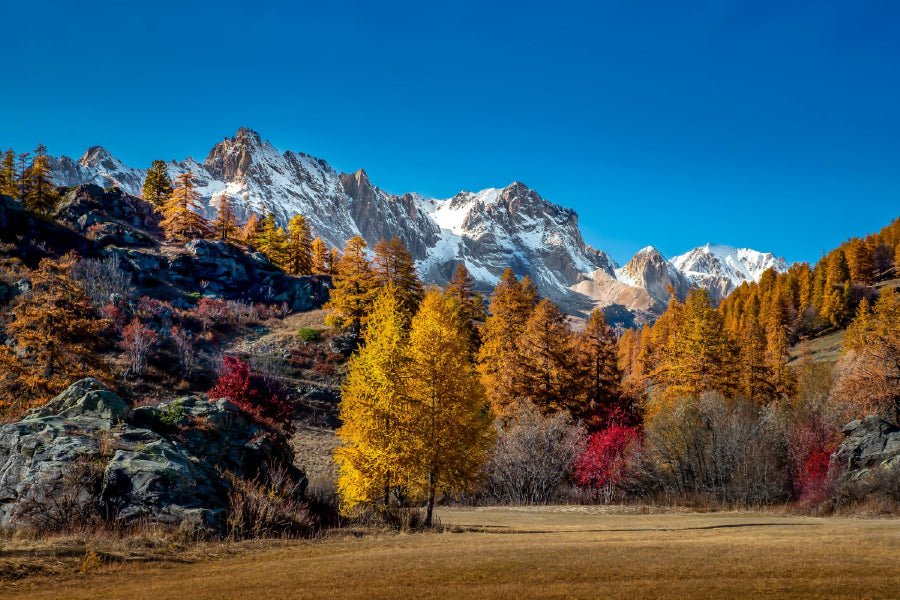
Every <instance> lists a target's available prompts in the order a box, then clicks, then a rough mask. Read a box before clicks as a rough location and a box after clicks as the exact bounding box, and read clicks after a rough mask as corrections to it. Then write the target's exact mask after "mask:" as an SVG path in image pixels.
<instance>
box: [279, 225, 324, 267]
mask: <svg viewBox="0 0 900 600" xmlns="http://www.w3.org/2000/svg"><path fill="white" fill-rule="evenodd" d="M316 239H318V238H316ZM287 271H288V273H290V274H291V275H312V273H313V242H312V235H311V234H310V232H309V223H308V222H307V221H306V217H304V216H303V215H295V216H294V217H293V218H292V219H291V220H290V222H289V223H288V242H287Z"/></svg>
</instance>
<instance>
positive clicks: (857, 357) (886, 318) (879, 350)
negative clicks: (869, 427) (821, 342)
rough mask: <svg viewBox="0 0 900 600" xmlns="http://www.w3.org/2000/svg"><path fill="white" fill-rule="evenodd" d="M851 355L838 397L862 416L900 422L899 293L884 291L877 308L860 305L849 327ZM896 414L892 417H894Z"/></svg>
mask: <svg viewBox="0 0 900 600" xmlns="http://www.w3.org/2000/svg"><path fill="white" fill-rule="evenodd" d="M844 346H845V348H846V349H847V351H848V352H849V355H848V356H847V357H846V358H845V361H844V362H845V363H847V364H846V365H845V368H844V372H843V373H842V375H841V377H840V380H839V382H838V385H837V388H836V395H837V396H838V397H839V398H841V399H843V400H845V401H846V402H848V403H850V405H851V406H853V407H855V408H856V409H857V410H858V411H859V412H861V413H868V412H875V413H877V414H880V415H882V416H885V417H893V419H894V420H895V421H896V422H898V423H900V292H898V291H897V288H885V289H884V290H883V291H882V292H881V296H880V297H879V298H878V300H877V302H876V303H875V306H874V308H873V307H871V306H870V304H869V302H868V301H867V300H863V301H862V302H860V305H859V308H858V310H857V317H856V319H855V320H854V322H853V323H851V325H850V326H849V327H848V328H847V334H846V337H845V339H844ZM891 413H893V414H891Z"/></svg>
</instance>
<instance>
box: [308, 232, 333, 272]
mask: <svg viewBox="0 0 900 600" xmlns="http://www.w3.org/2000/svg"><path fill="white" fill-rule="evenodd" d="M330 261H331V252H329V250H328V246H326V245H325V242H323V241H322V238H316V239H314V240H313V242H312V272H313V275H331V269H330V268H329V266H328V263H329V262H330Z"/></svg>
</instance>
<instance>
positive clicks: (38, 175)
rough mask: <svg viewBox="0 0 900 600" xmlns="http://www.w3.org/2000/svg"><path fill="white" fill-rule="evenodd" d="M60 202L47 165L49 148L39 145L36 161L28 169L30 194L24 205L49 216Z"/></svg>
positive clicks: (26, 196) (25, 198)
mask: <svg viewBox="0 0 900 600" xmlns="http://www.w3.org/2000/svg"><path fill="white" fill-rule="evenodd" d="M58 202H59V194H57V193H56V187H55V186H54V185H53V183H51V181H50V166H49V164H48V163H47V148H46V147H45V146H44V145H43V144H39V145H38V147H37V148H35V150H34V160H33V161H32V162H31V167H29V169H28V193H27V194H26V195H25V196H24V198H23V201H22V203H23V204H24V205H25V207H26V208H28V209H29V210H33V211H36V212H40V213H44V214H47V213H49V212H50V211H52V210H53V209H54V208H55V207H56V204H57V203H58Z"/></svg>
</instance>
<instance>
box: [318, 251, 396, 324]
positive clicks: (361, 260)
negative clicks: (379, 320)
mask: <svg viewBox="0 0 900 600" xmlns="http://www.w3.org/2000/svg"><path fill="white" fill-rule="evenodd" d="M376 293H377V287H376V283H375V279H374V275H373V273H372V266H371V265H370V264H369V261H368V259H367V258H366V241H365V240H364V239H363V238H362V237H360V236H356V237H354V238H352V239H350V240H348V241H347V245H346V246H345V247H344V254H343V256H341V259H340V260H339V261H338V263H337V266H336V268H335V274H334V288H333V289H332V290H331V298H330V299H329V301H328V304H327V305H326V308H327V309H328V310H329V311H330V314H329V315H328V322H329V323H330V324H332V325H334V326H337V327H352V328H353V329H354V330H355V331H357V332H359V331H360V328H361V326H362V325H363V324H364V323H365V322H366V317H367V314H368V311H369V307H370V306H371V304H372V300H373V298H374V296H375V294H376ZM407 318H408V315H407Z"/></svg>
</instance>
